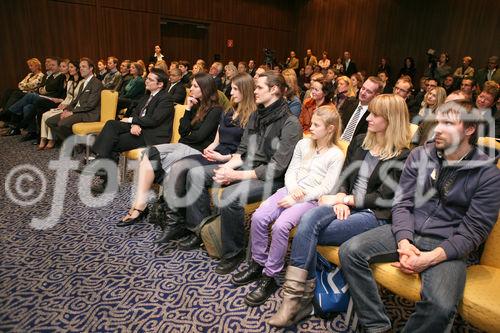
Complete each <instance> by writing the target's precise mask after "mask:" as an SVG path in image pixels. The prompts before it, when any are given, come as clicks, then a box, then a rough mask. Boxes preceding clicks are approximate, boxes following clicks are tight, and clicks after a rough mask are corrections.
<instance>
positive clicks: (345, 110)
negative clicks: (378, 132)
mask: <svg viewBox="0 0 500 333" xmlns="http://www.w3.org/2000/svg"><path fill="white" fill-rule="evenodd" d="M358 105H359V100H358V99H356V98H353V97H349V98H348V99H346V101H345V102H344V103H343V104H342V106H341V107H340V109H339V113H340V119H341V120H342V131H345V128H346V127H347V124H349V119H351V117H352V114H353V113H354V111H356V109H357V108H358ZM368 115H369V112H368V111H367V112H365V114H364V115H363V117H362V118H361V119H360V120H359V122H358V126H356V130H355V131H354V134H353V136H352V137H353V138H354V137H355V136H356V135H359V134H364V133H366V131H367V130H368V122H367V121H366V118H367V117H368Z"/></svg>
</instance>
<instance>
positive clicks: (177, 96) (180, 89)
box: [165, 81, 186, 104]
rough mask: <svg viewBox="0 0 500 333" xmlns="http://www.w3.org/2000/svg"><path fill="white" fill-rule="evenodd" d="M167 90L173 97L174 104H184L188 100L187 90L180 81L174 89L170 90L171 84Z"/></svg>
mask: <svg viewBox="0 0 500 333" xmlns="http://www.w3.org/2000/svg"><path fill="white" fill-rule="evenodd" d="M165 90H166V91H167V92H168V94H169V95H170V96H172V98H173V100H174V103H176V104H184V101H185V100H186V88H185V87H184V86H183V85H182V83H181V82H180V81H179V82H178V83H176V84H174V86H173V87H172V89H170V84H168V86H167V88H166V89H165ZM169 90H170V91H169Z"/></svg>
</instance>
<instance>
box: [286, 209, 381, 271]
mask: <svg viewBox="0 0 500 333" xmlns="http://www.w3.org/2000/svg"><path fill="white" fill-rule="evenodd" d="M385 223H386V221H385V220H377V217H376V216H375V214H374V213H373V212H372V211H370V210H368V209H363V210H353V211H351V215H349V216H348V217H347V219H345V220H338V219H337V216H336V214H335V212H334V211H333V207H332V206H330V205H323V206H319V207H316V208H313V209H311V210H309V211H308V212H306V213H305V214H304V215H303V216H302V218H301V220H300V223H299V226H298V228H297V233H296V234H295V237H294V239H293V243H292V253H291V258H290V262H291V265H292V266H294V267H298V268H302V269H306V270H307V271H308V272H309V275H308V278H313V277H314V276H315V270H316V245H317V244H320V245H340V244H342V243H343V242H345V241H346V240H348V239H349V238H351V237H353V236H355V235H358V234H360V233H362V232H365V231H367V230H370V229H372V228H375V227H378V226H380V225H382V224H385Z"/></svg>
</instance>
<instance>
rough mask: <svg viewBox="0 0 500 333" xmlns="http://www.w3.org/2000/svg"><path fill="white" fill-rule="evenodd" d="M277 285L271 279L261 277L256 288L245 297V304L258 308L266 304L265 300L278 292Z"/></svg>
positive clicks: (265, 276) (264, 276)
mask: <svg viewBox="0 0 500 333" xmlns="http://www.w3.org/2000/svg"><path fill="white" fill-rule="evenodd" d="M278 288H279V287H278V284H277V283H276V280H274V278H273V277H270V276H267V275H265V274H264V275H262V277H261V278H260V279H259V282H257V286H256V287H255V289H254V290H252V291H251V292H250V293H249V294H248V295H246V296H245V300H244V301H245V303H246V304H247V305H249V306H258V305H261V304H263V303H265V302H266V300H267V299H268V298H269V296H271V295H272V294H274V292H275V291H276V290H278Z"/></svg>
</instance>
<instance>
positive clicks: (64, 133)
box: [47, 58, 103, 141]
mask: <svg viewBox="0 0 500 333" xmlns="http://www.w3.org/2000/svg"><path fill="white" fill-rule="evenodd" d="M93 71H94V63H93V62H92V60H90V59H89V58H82V59H80V74H81V76H82V77H83V79H84V80H85V81H84V83H83V87H82V89H81V90H80V92H79V93H78V95H77V96H76V98H75V99H74V100H73V102H71V104H69V105H68V106H67V107H66V108H65V109H64V110H63V112H62V113H61V114H58V115H56V116H53V117H51V118H49V119H47V125H48V126H49V127H50V129H51V130H52V134H53V135H54V137H55V138H57V139H58V140H60V141H64V140H65V139H66V138H67V137H69V136H71V134H73V131H72V129H71V128H72V126H73V124H76V123H85V122H94V121H99V116H100V113H99V112H100V104H101V90H102V89H103V86H102V83H101V81H99V79H97V78H96V77H95V76H94V73H93Z"/></svg>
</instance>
